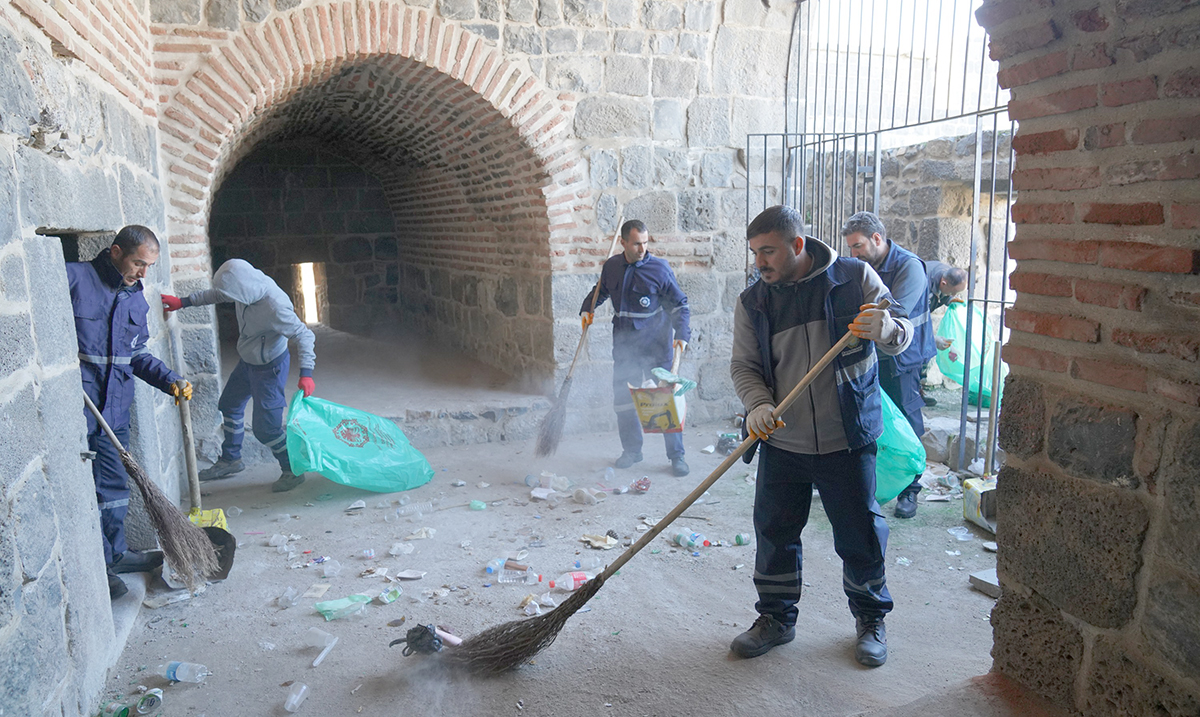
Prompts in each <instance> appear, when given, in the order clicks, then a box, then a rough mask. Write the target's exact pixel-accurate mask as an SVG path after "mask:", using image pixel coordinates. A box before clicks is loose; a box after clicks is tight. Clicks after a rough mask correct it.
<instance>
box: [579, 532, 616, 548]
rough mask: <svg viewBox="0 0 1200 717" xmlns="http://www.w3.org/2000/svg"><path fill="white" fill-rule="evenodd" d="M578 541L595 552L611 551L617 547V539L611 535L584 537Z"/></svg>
mask: <svg viewBox="0 0 1200 717" xmlns="http://www.w3.org/2000/svg"><path fill="white" fill-rule="evenodd" d="M580 540H581V541H583V542H585V543H587V544H588V545H591V546H592V547H593V548H596V549H597V550H612V549H613V548H615V547H617V539H616V538H614V537H613V536H611V535H584V536H583V537H581V538H580Z"/></svg>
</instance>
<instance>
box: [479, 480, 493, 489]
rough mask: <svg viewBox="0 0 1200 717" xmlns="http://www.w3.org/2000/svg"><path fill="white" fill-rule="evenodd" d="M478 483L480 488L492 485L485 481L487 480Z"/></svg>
mask: <svg viewBox="0 0 1200 717" xmlns="http://www.w3.org/2000/svg"><path fill="white" fill-rule="evenodd" d="M478 485H479V487H480V488H491V487H492V484H491V483H487V482H485V481H479V484H478Z"/></svg>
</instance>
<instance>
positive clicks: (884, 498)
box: [875, 391, 925, 505]
mask: <svg viewBox="0 0 1200 717" xmlns="http://www.w3.org/2000/svg"><path fill="white" fill-rule="evenodd" d="M879 397H880V399H882V403H883V435H882V436H880V437H879V440H878V441H877V442H876V451H877V452H876V454H875V500H877V501H879V504H880V505H883V504H884V503H886V502H888V501H889V500H891V499H893V498H895V497H896V496H898V495H900V493H901V491H903V490H904V489H905V488H907V487H908V486H909V485H911V484H912V482H913V478H916V477H917V476H918V475H919V474H921V473H922V472H924V470H925V446H924V445H922V443H921V440H920V439H919V438H917V433H916V431H914V430H913V429H912V426H910V425H909V423H908V419H907V418H905V417H904V413H902V412H901V411H900V409H899V408H897V407H896V404H895V403H892V399H891V398H890V397H889V396H888V395H887V394H886V393H884V392H883V391H880V392H879Z"/></svg>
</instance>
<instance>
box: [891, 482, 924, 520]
mask: <svg viewBox="0 0 1200 717" xmlns="http://www.w3.org/2000/svg"><path fill="white" fill-rule="evenodd" d="M917 493H920V491H919V490H910V489H908V488H905V489H904V491H903V492H901V493H900V495H898V496H896V517H897V518H906V519H907V518H911V517H913V516H914V515H916V514H917Z"/></svg>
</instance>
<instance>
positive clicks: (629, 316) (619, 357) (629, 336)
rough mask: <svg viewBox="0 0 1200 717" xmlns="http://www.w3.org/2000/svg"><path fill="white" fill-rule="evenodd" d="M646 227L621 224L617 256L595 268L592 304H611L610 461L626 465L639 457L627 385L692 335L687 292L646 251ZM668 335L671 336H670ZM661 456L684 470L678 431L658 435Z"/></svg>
mask: <svg viewBox="0 0 1200 717" xmlns="http://www.w3.org/2000/svg"><path fill="white" fill-rule="evenodd" d="M649 241H650V233H649V231H648V230H647V229H646V225H645V224H643V223H642V222H640V221H638V220H637V219H631V220H630V221H627V222H625V223H624V224H623V225H621V247H622V249H624V251H622V252H621V253H619V254H615V255H613V256H611V257H609V259H608V261H606V262H604V267H603V268H602V269H601V270H600V293H599V295H598V297H597V299H596V306H597V307H598V306H600V305H601V304H603V303H604V301H605V300H606V299H612V302H613V313H614V316H613V354H612V355H613V410H615V411H616V412H617V429H618V432H619V433H620V436H621V455H620V457H618V458H617V460H616V462H615V463H614V465H615V466H616V467H617V468H628V467H630V466H632V465H633V464H634V463H638V462H640V461H641V460H642V424H641V422H640V421H638V417H637V412H636V411H635V410H634V407H633V397H632V396H631V395H630V394H629V386H631V385H632V386H634V387H637V386H641V385H642V381H644V380H645V379H647V378H652V374H651V373H650V371H651V370H652V369H654V368H656V367H662V368H670V366H671V360H672V355H673V351H674V349H678V350H679V351H683V350H684V349H686V348H687V342H688V341H690V340H691V338H692V330H691V327H690V326H689V324H688V322H689V319H690V317H691V312H690V310H689V309H688V299H687V295H686V294H684V293H683V290H682V289H680V288H679V283H678V282H677V281H676V280H675V273H674V272H673V271H671V266H670V265H669V264H667V262H665V261H663V260H662V259H659V258H658V257H656V256H654V255H652V254H650V252H649V251H648V250H647V248H646V246H647V243H648V242H649ZM592 294H593V292H592V291H588V293H587V296H585V297H584V299H583V304H582V306H581V307H580V309H579V313H580V314H581V315H582V317H583V319H582V324H583V326H585V327H586V326H590V325H591V323H592V321H593V320H594V319H595V314H594V313H593V309H594V307H593V306H592ZM672 333H673V334H674V340H672ZM663 439H664V441H665V443H666V447H667V459H668V460H670V461H671V469H672V471H673V472H674V473H675V475H677V476H685V475H687V474H688V464H687V463H686V462H685V461H684V460H683V454H684V450H683V435H682V434H680V433H664V434H663Z"/></svg>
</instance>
